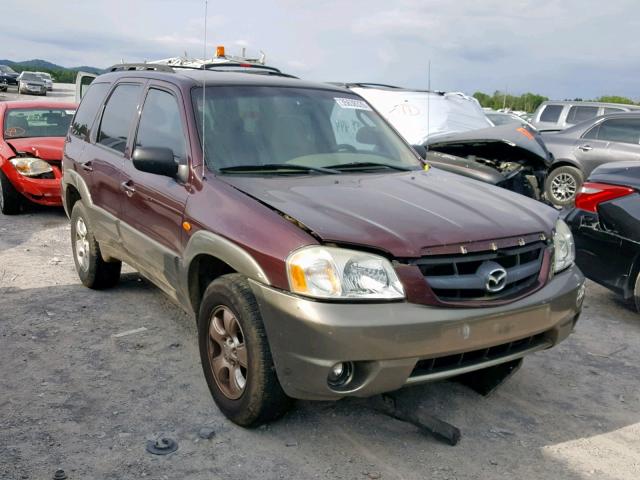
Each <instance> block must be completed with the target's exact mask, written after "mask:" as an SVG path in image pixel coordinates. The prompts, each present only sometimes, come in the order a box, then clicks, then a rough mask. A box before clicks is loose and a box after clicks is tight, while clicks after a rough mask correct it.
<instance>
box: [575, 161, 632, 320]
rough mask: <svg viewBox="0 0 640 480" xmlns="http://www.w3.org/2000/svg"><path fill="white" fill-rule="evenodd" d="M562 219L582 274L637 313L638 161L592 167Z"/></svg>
mask: <svg viewBox="0 0 640 480" xmlns="http://www.w3.org/2000/svg"><path fill="white" fill-rule="evenodd" d="M566 221H567V223H568V224H569V226H570V227H571V230H572V231H573V235H574V239H575V243H576V263H577V264H578V266H579V267H580V269H581V270H582V271H583V272H584V274H585V275H586V276H587V277H588V278H590V279H591V280H593V281H594V282H597V283H599V284H601V285H603V286H605V287H607V288H609V289H610V290H613V291H614V292H616V293H618V294H620V295H622V296H623V298H625V299H626V300H631V301H635V305H636V308H637V309H638V311H639V312H640V162H617V163H609V164H607V165H602V166H601V167H598V168H596V169H595V170H594V171H593V172H592V173H591V175H590V176H589V178H588V180H587V181H586V182H585V183H584V185H583V186H582V189H581V191H580V193H579V194H578V196H577V198H576V208H575V209H573V210H572V211H571V212H570V213H569V214H568V215H567V218H566Z"/></svg>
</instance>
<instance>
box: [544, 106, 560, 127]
mask: <svg viewBox="0 0 640 480" xmlns="http://www.w3.org/2000/svg"><path fill="white" fill-rule="evenodd" d="M560 112H562V105H547V106H546V107H544V110H542V113H541V114H540V121H541V122H551V123H555V122H557V121H558V119H559V118H560Z"/></svg>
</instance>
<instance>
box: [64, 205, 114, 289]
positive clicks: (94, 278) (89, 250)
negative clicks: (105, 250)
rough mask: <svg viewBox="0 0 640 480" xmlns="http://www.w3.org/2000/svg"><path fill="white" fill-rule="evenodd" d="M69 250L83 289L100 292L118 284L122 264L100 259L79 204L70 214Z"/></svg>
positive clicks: (94, 239) (93, 237)
mask: <svg viewBox="0 0 640 480" xmlns="http://www.w3.org/2000/svg"><path fill="white" fill-rule="evenodd" d="M71 249H72V251H73V261H74V263H75V265H76V271H77V272H78V276H79V277H80V281H81V282H82V284H83V285H84V286H85V287H88V288H92V289H94V290H101V289H104V288H110V287H113V286H114V285H116V284H117V283H118V280H120V270H121V269H122V262H120V261H115V262H105V260H104V259H103V258H102V254H101V253H100V245H99V244H98V242H97V240H96V238H95V236H94V234H93V232H92V231H91V227H90V224H89V222H88V215H87V211H86V208H85V207H84V205H83V204H82V203H81V202H76V204H75V205H74V206H73V210H72V212H71Z"/></svg>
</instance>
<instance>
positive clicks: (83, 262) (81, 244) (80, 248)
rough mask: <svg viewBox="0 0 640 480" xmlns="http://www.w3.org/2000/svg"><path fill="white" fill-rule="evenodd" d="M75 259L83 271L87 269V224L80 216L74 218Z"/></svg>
mask: <svg viewBox="0 0 640 480" xmlns="http://www.w3.org/2000/svg"><path fill="white" fill-rule="evenodd" d="M76 260H77V262H78V265H80V268H82V270H83V271H87V270H88V269H89V240H88V238H87V225H86V224H85V223H84V220H83V219H82V217H79V218H78V220H76Z"/></svg>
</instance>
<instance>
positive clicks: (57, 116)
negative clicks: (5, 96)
mask: <svg viewBox="0 0 640 480" xmlns="http://www.w3.org/2000/svg"><path fill="white" fill-rule="evenodd" d="M74 113H75V110H73V109H62V108H33V109H32V108H20V109H14V110H7V113H6V114H5V117H4V132H3V133H4V138H5V139H6V140H11V139H13V138H32V137H64V136H65V135H66V134H67V130H68V129H69V124H70V123H71V119H72V118H73V114H74Z"/></svg>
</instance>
